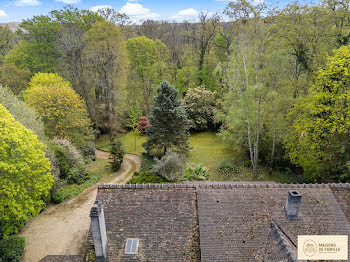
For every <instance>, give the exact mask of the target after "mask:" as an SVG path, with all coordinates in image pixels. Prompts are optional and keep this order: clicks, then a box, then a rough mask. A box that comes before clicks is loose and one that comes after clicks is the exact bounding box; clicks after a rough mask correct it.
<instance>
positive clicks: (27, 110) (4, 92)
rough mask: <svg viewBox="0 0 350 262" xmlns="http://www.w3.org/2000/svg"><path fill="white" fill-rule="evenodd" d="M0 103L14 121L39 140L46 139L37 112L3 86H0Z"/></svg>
mask: <svg viewBox="0 0 350 262" xmlns="http://www.w3.org/2000/svg"><path fill="white" fill-rule="evenodd" d="M0 104H1V105H3V106H4V107H6V109H7V110H8V111H9V112H10V113H11V114H12V115H13V117H14V118H15V120H16V121H18V122H20V123H21V124H22V125H24V126H25V127H26V128H28V129H30V130H32V131H33V132H34V133H35V134H36V135H37V136H38V138H39V140H40V141H41V142H43V141H46V140H47V138H46V136H45V131H44V125H43V123H42V121H41V118H40V116H39V115H38V113H37V112H36V111H35V110H34V109H32V108H31V107H30V106H28V104H26V103H24V102H23V101H21V100H19V99H18V98H17V97H16V96H15V95H14V94H13V93H12V92H11V91H10V90H9V89H8V88H6V87H3V86H0Z"/></svg>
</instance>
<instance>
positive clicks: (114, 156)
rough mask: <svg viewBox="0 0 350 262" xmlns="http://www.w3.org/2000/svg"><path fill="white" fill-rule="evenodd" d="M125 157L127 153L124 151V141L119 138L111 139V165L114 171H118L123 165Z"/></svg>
mask: <svg viewBox="0 0 350 262" xmlns="http://www.w3.org/2000/svg"><path fill="white" fill-rule="evenodd" d="M124 155H125V151H124V149H123V145H122V141H121V140H120V138H119V137H118V138H117V139H116V138H115V137H111V152H110V156H109V159H110V160H111V162H110V164H111V167H112V170H114V171H118V170H119V169H120V167H121V166H122V164H123V157H124Z"/></svg>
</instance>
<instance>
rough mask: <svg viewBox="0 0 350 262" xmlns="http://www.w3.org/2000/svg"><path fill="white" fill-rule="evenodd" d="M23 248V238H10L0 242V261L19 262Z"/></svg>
mask: <svg viewBox="0 0 350 262" xmlns="http://www.w3.org/2000/svg"><path fill="white" fill-rule="evenodd" d="M24 248H25V239H24V237H19V236H14V235H12V236H10V237H8V238H6V239H3V240H1V241H0V261H2V262H17V261H20V260H21V258H22V256H23V252H24Z"/></svg>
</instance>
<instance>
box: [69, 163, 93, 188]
mask: <svg viewBox="0 0 350 262" xmlns="http://www.w3.org/2000/svg"><path fill="white" fill-rule="evenodd" d="M88 179H89V173H88V172H86V170H85V168H83V167H82V166H78V167H73V168H72V169H71V170H69V174H68V179H67V182H68V184H78V185H81V184H83V183H84V182H85V181H86V180H88Z"/></svg>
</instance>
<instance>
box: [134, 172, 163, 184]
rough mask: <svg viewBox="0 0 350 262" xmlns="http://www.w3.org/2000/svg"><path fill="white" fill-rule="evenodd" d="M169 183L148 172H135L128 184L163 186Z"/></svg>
mask: <svg viewBox="0 0 350 262" xmlns="http://www.w3.org/2000/svg"><path fill="white" fill-rule="evenodd" d="M169 182H170V181H169V180H167V179H166V178H163V177H161V176H159V175H157V174H154V173H151V172H150V171H141V172H135V173H134V175H133V176H132V178H131V179H130V180H129V181H128V184H164V183H169Z"/></svg>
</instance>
